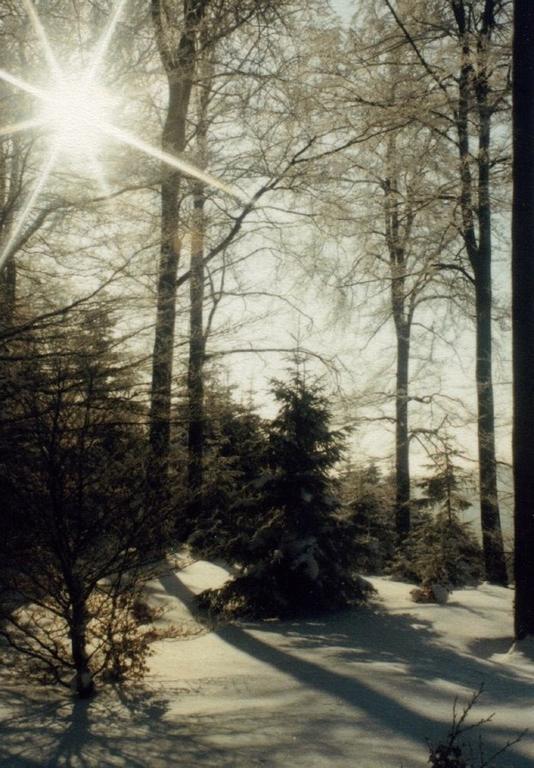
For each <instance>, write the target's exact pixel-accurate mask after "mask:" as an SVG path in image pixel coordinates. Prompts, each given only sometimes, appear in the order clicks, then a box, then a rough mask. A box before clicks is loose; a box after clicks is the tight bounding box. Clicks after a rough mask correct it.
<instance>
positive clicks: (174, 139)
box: [147, 0, 206, 504]
mask: <svg viewBox="0 0 534 768" xmlns="http://www.w3.org/2000/svg"><path fill="white" fill-rule="evenodd" d="M163 5H164V0H163ZM205 6H206V3H205V2H203V0H184V18H183V25H184V26H183V31H182V34H181V36H180V40H179V43H178V46H177V48H176V50H171V49H169V46H168V42H167V41H168V39H169V37H170V35H169V29H168V24H169V23H170V22H169V19H170V18H172V13H171V11H170V10H169V9H165V8H163V7H162V2H160V0H152V18H153V21H154V27H155V31H156V40H157V44H158V50H159V53H160V57H161V60H162V62H163V65H164V67H165V71H166V74H167V80H168V85H169V105H168V109H167V116H166V121H165V126H164V130H163V139H162V146H163V149H164V150H165V151H166V152H169V153H170V154H180V153H181V152H183V151H184V149H185V145H186V120H187V113H188V109H189V102H190V98H191V89H192V85H193V77H194V73H195V66H196V35H197V30H198V25H199V23H200V21H201V19H202V15H203V13H204V10H205ZM180 180H181V177H180V174H179V173H178V172H176V171H173V172H168V171H167V172H166V178H165V180H164V181H163V183H162V186H161V249H160V262H159V272H158V298H157V316H156V329H155V337H154V352H153V360H152V386H151V398H150V427H149V446H150V461H149V466H148V471H147V485H148V488H149V490H150V494H149V503H151V504H161V503H165V501H166V500H167V494H168V488H167V479H168V469H169V450H170V432H171V389H172V372H173V362H174V360H173V358H174V334H175V320H176V295H177V276H178V266H179V262H180V254H181V242H180V237H179V223H180V215H179V207H180Z"/></svg>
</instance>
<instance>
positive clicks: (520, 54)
mask: <svg viewBox="0 0 534 768" xmlns="http://www.w3.org/2000/svg"><path fill="white" fill-rule="evenodd" d="M513 69H514V79H513V125H514V129H513V139H514V203H513V214H512V215H513V218H512V297H513V299H512V323H513V372H514V385H513V386H514V416H513V452H514V484H515V515H514V523H515V558H514V574H515V588H516V594H515V616H514V618H515V622H514V623H515V636H516V638H517V639H518V640H522V639H523V638H524V637H526V636H527V635H530V636H534V557H533V552H534V301H533V296H534V254H533V248H534V149H533V145H532V137H533V136H534V5H533V4H532V2H531V0H515V2H514V54H513Z"/></svg>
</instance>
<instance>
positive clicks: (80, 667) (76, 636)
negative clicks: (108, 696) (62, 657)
mask: <svg viewBox="0 0 534 768" xmlns="http://www.w3.org/2000/svg"><path fill="white" fill-rule="evenodd" d="M69 586H70V591H71V595H70V597H71V601H72V613H71V624H70V628H69V629H70V640H71V651H72V660H73V663H74V670H75V677H74V686H75V689H76V693H77V695H78V696H79V697H80V698H81V699H87V698H90V697H91V696H93V694H94V693H95V685H94V682H93V676H92V674H91V671H90V669H89V658H88V654H87V639H86V625H87V611H86V606H85V601H84V596H83V590H82V587H81V585H80V584H78V583H77V580H76V578H75V576H73V577H72V579H71V580H70V585H69Z"/></svg>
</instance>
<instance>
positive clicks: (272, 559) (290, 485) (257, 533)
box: [199, 370, 371, 618]
mask: <svg viewBox="0 0 534 768" xmlns="http://www.w3.org/2000/svg"><path fill="white" fill-rule="evenodd" d="M273 393H274V396H275V398H276V400H277V402H278V404H279V413H278V415H277V417H276V418H275V419H274V420H273V422H272V424H271V425H270V428H269V462H268V468H267V470H266V473H265V477H264V478H263V480H262V483H261V494H260V497H259V500H258V503H257V505H256V507H255V509H253V510H251V511H250V514H249V516H248V518H246V519H244V520H243V526H242V530H241V532H240V534H239V535H238V536H237V538H236V541H234V546H233V557H234V561H235V562H236V564H237V566H238V567H239V568H240V569H241V575H239V576H238V577H237V578H236V579H235V580H234V581H232V582H230V583H229V584H227V585H225V586H224V587H222V588H221V589H217V590H208V591H206V592H204V593H202V594H201V595H200V597H199V604H200V606H201V607H203V608H205V609H207V610H209V611H211V612H215V613H216V614H224V615H230V616H248V617H262V618H268V617H288V616H298V615H306V614H311V613H317V612H322V611H326V610H336V609H340V608H342V607H346V606H348V605H354V604H357V603H360V602H363V601H364V600H365V599H366V597H367V595H368V594H369V593H370V592H371V588H370V586H369V585H368V584H367V583H366V582H364V581H363V579H361V578H360V577H359V576H358V575H357V573H356V571H355V567H356V566H357V550H356V548H355V544H354V537H353V535H352V534H353V532H352V529H351V526H349V525H348V524H347V522H345V521H344V520H343V519H342V518H341V516H340V513H339V507H340V503H339V500H338V498H337V488H336V483H335V480H334V479H333V477H332V474H331V472H332V468H333V467H334V465H335V464H336V462H337V461H338V460H339V458H340V455H341V451H342V446H343V435H342V434H341V433H340V432H338V431H335V430H333V429H332V428H331V426H330V409H329V404H328V401H327V399H326V397H325V395H324V393H323V391H322V389H321V388H320V386H318V385H317V384H312V383H309V382H307V381H305V379H304V378H303V377H302V375H301V373H300V371H299V370H297V371H296V372H295V373H294V374H293V376H292V378H291V380H290V381H289V383H283V382H275V383H274V386H273Z"/></svg>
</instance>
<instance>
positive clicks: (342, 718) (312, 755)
mask: <svg viewBox="0 0 534 768" xmlns="http://www.w3.org/2000/svg"><path fill="white" fill-rule="evenodd" d="M226 576H227V574H226V572H225V571H224V570H223V569H222V568H218V567H217V566H214V565H211V564H208V563H196V564H194V565H191V566H190V567H189V568H186V569H185V570H184V571H182V572H180V573H179V574H174V573H172V572H169V573H167V574H165V575H164V576H162V577H161V579H160V580H158V581H156V582H153V583H152V584H150V585H149V592H150V600H151V601H153V602H155V603H157V604H158V605H163V606H164V607H165V608H166V614H165V618H164V619H163V621H166V622H175V623H179V624H180V626H181V627H182V628H183V633H182V635H183V637H182V639H173V640H165V641H161V642H158V643H156V644H155V646H154V650H155V654H154V656H153V658H152V660H151V671H150V674H149V676H148V678H147V680H146V681H145V683H144V684H143V685H142V686H135V687H128V688H126V689H123V690H119V689H118V690H116V691H110V692H108V693H105V694H102V695H100V696H99V697H98V698H97V699H96V700H95V701H93V702H91V703H89V704H86V703H73V702H71V701H65V699H61V698H59V697H56V696H55V694H50V692H48V693H47V694H46V695H45V694H42V693H41V694H40V696H37V695H36V694H35V693H34V692H33V693H32V692H31V691H29V690H28V691H25V690H24V689H23V688H21V687H19V688H18V689H13V688H7V687H4V689H3V691H2V694H3V695H2V704H1V705H0V706H1V707H2V710H3V712H2V714H3V723H2V726H1V731H0V735H1V738H2V741H1V745H0V766H5V767H6V768H7V767H8V766H9V768H11V766H13V768H18V767H20V766H87V767H88V768H89V767H90V768H94V767H96V766H150V767H152V766H155V767H156V768H159V767H160V766H161V767H163V766H165V767H166V768H169V767H171V766H180V767H181V768H182V767H185V766H187V767H189V766H191V767H193V766H206V767H210V768H212V767H213V768H222V767H223V766H225V767H227V768H234V766H235V767H236V768H245V766H246V767H247V768H249V767H252V766H268V767H270V768H282V766H284V768H285V767H286V766H295V768H320V767H322V766H324V767H325V768H341V767H343V768H349V767H350V768H400V766H401V765H403V766H404V768H409V767H410V766H423V765H425V763H426V760H427V754H428V753H427V749H426V746H425V739H426V738H430V739H436V738H438V737H440V736H444V735H445V733H446V731H447V728H448V726H449V723H450V719H451V712H452V705H453V701H454V698H455V696H458V697H460V700H461V701H464V700H466V699H468V698H469V696H470V694H471V693H472V692H473V691H474V690H476V689H477V688H478V687H479V686H480V684H481V683H484V687H485V692H484V695H483V697H482V702H481V704H480V705H478V706H477V708H476V711H475V713H474V716H473V720H475V719H480V718H482V717H485V716H487V715H489V714H491V713H492V712H495V713H496V714H495V718H494V720H493V721H492V723H489V724H487V725H486V726H484V731H483V735H484V741H485V744H486V747H487V753H488V754H491V753H492V752H495V751H496V750H497V749H499V748H500V747H501V746H502V745H503V744H504V743H505V742H506V741H507V740H508V739H511V738H514V736H516V735H517V734H518V733H519V732H520V731H521V730H522V729H524V728H527V727H532V728H533V730H534V662H533V661H532V660H531V658H532V656H530V655H529V651H530V650H531V649H528V648H523V649H513V650H512V651H510V648H511V645H512V643H511V630H512V627H511V607H512V592H511V591H509V590H505V589H502V588H497V587H490V586H486V585H485V586H482V587H481V588H480V589H477V590H475V589H470V590H461V591H457V592H455V593H453V595H452V598H451V601H450V602H449V603H448V604H447V605H446V606H432V605H416V604H414V603H412V602H411V601H410V599H409V591H410V588H411V587H410V585H407V584H400V583H395V582H391V581H388V580H387V579H383V578H375V579H372V581H373V583H374V585H375V587H376V588H377V590H378V595H379V596H378V598H377V600H376V601H375V603H374V604H373V605H372V606H371V607H370V608H367V609H365V610H359V611H350V612H345V613H341V614H336V615H333V616H330V617H327V618H325V619H321V620H314V621H298V622H288V623H279V622H268V623H265V624H263V625H259V624H239V625H231V626H224V627H215V628H213V629H212V631H208V630H207V629H206V628H202V627H201V626H200V625H199V624H198V622H197V621H196V620H195V618H194V617H193V616H192V615H191V612H190V611H189V609H188V605H190V603H191V598H192V595H193V594H194V593H195V592H198V591H200V590H201V589H204V588H205V587H206V586H215V585H217V584H220V583H222V582H223V581H224V580H225V578H226ZM499 765H502V766H509V767H510V768H532V766H534V740H533V737H532V736H528V737H525V738H523V740H522V741H521V742H520V743H519V744H517V745H516V746H515V747H514V748H513V750H511V751H510V752H507V753H506V754H505V755H504V756H503V757H502V758H500V762H499Z"/></svg>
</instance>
